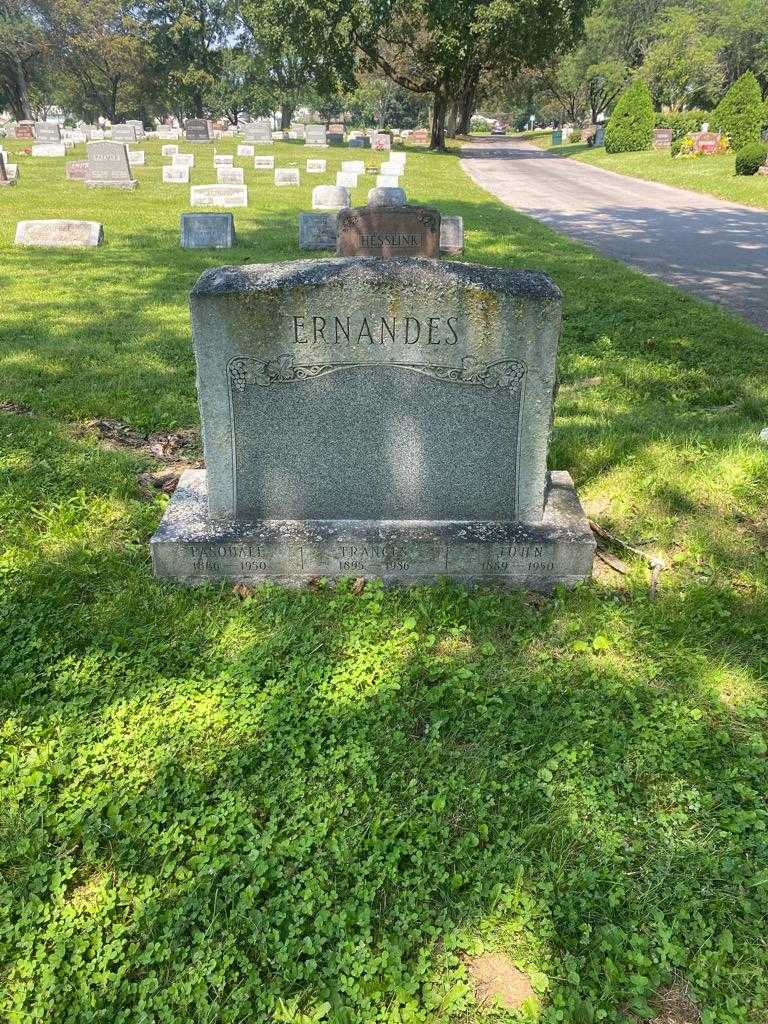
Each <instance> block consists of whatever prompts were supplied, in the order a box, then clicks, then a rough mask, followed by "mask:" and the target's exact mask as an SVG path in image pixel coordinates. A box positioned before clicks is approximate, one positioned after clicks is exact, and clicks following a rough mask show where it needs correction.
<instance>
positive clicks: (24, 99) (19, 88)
mask: <svg viewBox="0 0 768 1024" xmlns="http://www.w3.org/2000/svg"><path fill="white" fill-rule="evenodd" d="M13 70H14V72H15V74H16V92H17V94H18V110H16V111H14V113H17V114H20V115H21V117H20V118H19V120H20V121H31V120H32V105H31V104H30V102H29V90H28V89H27V77H26V75H25V74H24V65H23V64H22V63H21V61H20V60H19V58H18V57H14V59H13Z"/></svg>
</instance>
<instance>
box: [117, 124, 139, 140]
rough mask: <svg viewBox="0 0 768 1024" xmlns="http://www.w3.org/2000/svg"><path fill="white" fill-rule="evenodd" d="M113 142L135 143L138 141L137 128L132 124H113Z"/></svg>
mask: <svg viewBox="0 0 768 1024" xmlns="http://www.w3.org/2000/svg"><path fill="white" fill-rule="evenodd" d="M112 141H113V142H135V141H136V126H135V125H132V124H113V125H112Z"/></svg>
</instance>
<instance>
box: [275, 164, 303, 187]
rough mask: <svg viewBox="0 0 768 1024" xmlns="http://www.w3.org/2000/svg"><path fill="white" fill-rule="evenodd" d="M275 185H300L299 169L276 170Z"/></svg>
mask: <svg viewBox="0 0 768 1024" xmlns="http://www.w3.org/2000/svg"><path fill="white" fill-rule="evenodd" d="M275 184H276V185H278V186H283V185H298V184H300V182H299V169H298V167H277V168H275Z"/></svg>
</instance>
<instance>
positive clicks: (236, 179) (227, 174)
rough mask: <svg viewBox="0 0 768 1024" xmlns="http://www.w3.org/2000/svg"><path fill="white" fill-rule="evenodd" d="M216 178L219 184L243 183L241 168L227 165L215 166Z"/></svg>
mask: <svg viewBox="0 0 768 1024" xmlns="http://www.w3.org/2000/svg"><path fill="white" fill-rule="evenodd" d="M216 180H217V181H218V183H219V185H243V184H245V179H244V177H243V168H242V167H227V166H224V167H217V168H216Z"/></svg>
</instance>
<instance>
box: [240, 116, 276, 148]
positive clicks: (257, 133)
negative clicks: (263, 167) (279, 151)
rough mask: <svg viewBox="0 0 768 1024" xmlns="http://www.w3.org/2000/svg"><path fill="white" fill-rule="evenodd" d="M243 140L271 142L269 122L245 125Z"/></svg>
mask: <svg viewBox="0 0 768 1024" xmlns="http://www.w3.org/2000/svg"><path fill="white" fill-rule="evenodd" d="M245 138H246V141H247V142H261V143H265V142H271V141H272V125H271V124H270V123H269V121H251V122H249V123H248V124H246V125H245Z"/></svg>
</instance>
